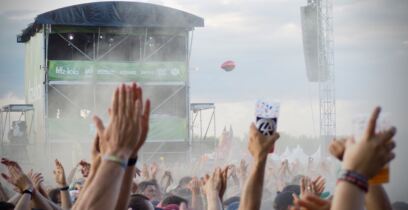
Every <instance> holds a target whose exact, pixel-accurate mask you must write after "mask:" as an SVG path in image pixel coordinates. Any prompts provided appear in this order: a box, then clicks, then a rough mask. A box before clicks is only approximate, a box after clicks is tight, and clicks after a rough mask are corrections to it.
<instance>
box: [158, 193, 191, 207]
mask: <svg viewBox="0 0 408 210" xmlns="http://www.w3.org/2000/svg"><path fill="white" fill-rule="evenodd" d="M181 203H185V204H186V205H187V206H188V201H187V200H186V199H184V198H182V197H179V196H176V195H170V196H167V197H166V198H165V199H164V200H163V201H162V206H167V205H169V204H176V205H180V204H181Z"/></svg>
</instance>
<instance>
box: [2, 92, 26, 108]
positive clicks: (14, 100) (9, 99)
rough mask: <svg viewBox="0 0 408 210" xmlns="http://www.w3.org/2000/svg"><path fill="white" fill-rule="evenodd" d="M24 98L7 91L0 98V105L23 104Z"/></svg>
mask: <svg viewBox="0 0 408 210" xmlns="http://www.w3.org/2000/svg"><path fill="white" fill-rule="evenodd" d="M24 103H25V102H24V98H21V97H19V96H17V95H16V94H14V93H12V92H9V93H7V94H5V95H4V96H3V97H2V98H0V107H3V106H5V105H8V104H24Z"/></svg>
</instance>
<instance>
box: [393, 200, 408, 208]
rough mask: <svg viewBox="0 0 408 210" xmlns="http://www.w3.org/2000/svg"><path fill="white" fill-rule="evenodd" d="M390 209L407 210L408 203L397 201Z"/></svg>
mask: <svg viewBox="0 0 408 210" xmlns="http://www.w3.org/2000/svg"><path fill="white" fill-rule="evenodd" d="M392 209H393V210H407V209H408V203H405V202H401V201H397V202H394V203H393V204H392Z"/></svg>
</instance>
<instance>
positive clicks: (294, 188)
mask: <svg viewBox="0 0 408 210" xmlns="http://www.w3.org/2000/svg"><path fill="white" fill-rule="evenodd" d="M282 192H293V193H295V194H296V195H298V196H299V195H300V186H299V185H296V184H291V185H287V186H286V187H284V188H283V190H282Z"/></svg>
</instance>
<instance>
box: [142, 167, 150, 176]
mask: <svg viewBox="0 0 408 210" xmlns="http://www.w3.org/2000/svg"><path fill="white" fill-rule="evenodd" d="M142 178H143V179H144V180H149V179H150V174H149V167H148V166H147V164H146V163H145V164H143V167H142Z"/></svg>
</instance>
